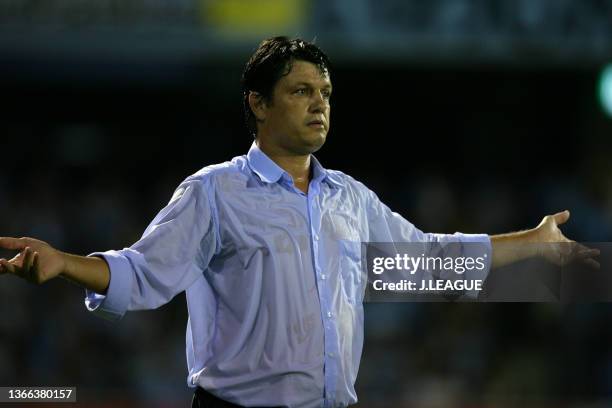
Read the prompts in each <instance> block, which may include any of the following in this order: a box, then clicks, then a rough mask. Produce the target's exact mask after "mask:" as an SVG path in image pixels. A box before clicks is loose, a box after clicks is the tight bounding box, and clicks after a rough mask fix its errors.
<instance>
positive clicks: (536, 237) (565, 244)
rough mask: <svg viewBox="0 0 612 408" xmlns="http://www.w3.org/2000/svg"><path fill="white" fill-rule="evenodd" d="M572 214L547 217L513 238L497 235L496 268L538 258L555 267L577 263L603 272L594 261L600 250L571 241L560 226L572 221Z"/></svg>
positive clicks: (493, 244) (494, 245) (494, 248)
mask: <svg viewBox="0 0 612 408" xmlns="http://www.w3.org/2000/svg"><path fill="white" fill-rule="evenodd" d="M569 217H570V213H569V211H567V210H566V211H562V212H560V213H557V214H554V215H547V216H546V217H544V218H543V219H542V222H541V223H540V225H538V226H537V227H535V228H533V229H530V230H526V231H520V232H512V233H509V234H501V235H493V236H492V237H491V245H492V247H493V263H492V267H493V268H499V267H502V266H505V265H509V264H511V263H514V262H518V261H521V260H524V259H527V258H533V257H536V256H539V257H542V258H545V259H546V260H548V261H549V262H552V263H554V264H555V265H565V264H567V263H569V262H571V261H573V260H582V261H583V262H584V263H586V264H588V265H590V266H592V267H594V268H599V262H597V261H596V260H595V259H593V257H595V256H597V255H599V250H598V249H590V248H587V247H585V246H584V245H581V244H578V243H576V242H575V241H572V240H570V239H568V238H567V237H566V236H565V235H563V233H562V232H561V230H560V229H559V225H561V224H564V223H565V222H567V220H569Z"/></svg>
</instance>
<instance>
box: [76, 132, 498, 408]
mask: <svg viewBox="0 0 612 408" xmlns="http://www.w3.org/2000/svg"><path fill="white" fill-rule="evenodd" d="M366 241H372V242H444V241H448V242H473V241H476V242H485V243H486V246H487V248H488V249H487V250H488V251H489V252H490V250H491V249H490V241H489V237H488V236H487V235H467V234H460V233H456V234H452V235H444V234H426V233H423V232H422V231H420V230H418V229H417V228H415V227H414V225H412V224H411V223H410V222H408V221H407V220H405V219H404V218H402V217H401V216H400V215H398V214H396V213H394V212H392V211H391V210H390V209H389V208H388V207H387V206H385V205H384V204H383V203H382V202H381V201H380V200H379V199H378V198H377V197H376V195H375V194H374V193H373V192H372V191H370V190H369V189H368V188H366V187H365V186H364V185H363V184H361V183H360V182H358V181H356V180H355V179H353V178H351V177H350V176H348V175H346V174H344V173H341V172H339V171H334V170H326V169H324V168H323V167H322V166H321V165H320V164H319V162H318V161H317V160H316V159H315V158H314V157H312V180H311V182H310V185H309V189H308V194H304V193H303V192H302V191H300V190H298V189H297V188H296V187H295V186H294V184H293V181H292V178H291V176H290V175H289V174H288V173H287V172H285V171H284V170H283V169H281V168H280V167H279V166H278V165H276V164H275V163H274V162H273V161H272V160H271V159H270V158H269V157H267V156H266V155H265V154H264V153H263V152H262V151H261V150H260V149H259V148H258V147H257V146H256V145H255V144H253V146H252V147H251V149H250V150H249V152H248V154H247V155H246V156H244V155H243V156H239V157H236V158H234V159H233V160H232V161H230V162H226V163H222V164H218V165H213V166H208V167H205V168H203V169H202V170H200V171H199V172H197V173H196V174H194V175H192V176H190V177H188V178H187V179H186V180H185V181H184V182H183V183H181V185H180V186H179V187H178V188H177V190H176V192H175V193H174V196H173V197H172V199H171V200H170V202H169V203H168V205H167V206H166V207H165V208H164V209H162V210H161V212H160V213H159V214H158V215H157V216H156V217H155V219H154V220H153V221H152V222H151V224H150V225H149V226H148V228H147V229H146V231H145V232H144V234H143V236H142V238H141V239H140V240H139V241H138V242H136V243H135V244H134V245H132V246H131V247H130V248H125V249H123V250H120V251H107V252H102V253H96V254H92V255H93V256H100V257H103V258H104V259H105V260H106V262H107V263H108V265H109V267H110V272H111V279H110V286H109V288H108V291H107V294H106V296H103V295H100V294H96V293H93V292H89V291H88V292H87V293H86V299H85V304H86V306H87V308H88V309H89V310H91V311H93V312H94V313H96V314H99V315H101V316H102V317H105V318H109V319H118V318H120V317H122V316H123V314H124V313H125V312H126V311H127V310H144V309H155V308H157V307H159V306H162V305H163V304H165V303H167V302H168V301H170V300H171V299H172V298H173V297H174V296H176V295H177V294H179V293H181V292H183V291H185V292H186V295H187V307H188V312H189V319H188V322H187V333H186V343H187V350H186V352H187V363H188V368H189V375H188V384H189V386H191V387H195V386H198V385H199V386H201V387H202V388H204V389H206V390H207V391H209V392H210V393H212V394H214V395H216V396H218V397H219V398H222V399H224V400H227V401H229V402H232V403H235V404H239V405H244V406H282V407H345V406H347V405H349V404H352V403H355V402H357V395H356V394H355V388H354V384H355V380H356V378H357V371H358V369H359V361H360V358H361V351H362V346H363V335H364V326H363V317H364V314H363V296H364V285H365V282H364V279H363V277H362V273H361V267H362V265H361V262H362V261H361V254H360V251H361V245H360V242H366Z"/></svg>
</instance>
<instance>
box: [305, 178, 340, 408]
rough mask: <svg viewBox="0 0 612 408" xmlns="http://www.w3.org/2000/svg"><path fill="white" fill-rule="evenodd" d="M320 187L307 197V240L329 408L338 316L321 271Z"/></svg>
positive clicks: (333, 389)
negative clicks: (308, 239)
mask: <svg viewBox="0 0 612 408" xmlns="http://www.w3.org/2000/svg"><path fill="white" fill-rule="evenodd" d="M319 190H320V184H318V183H313V185H312V186H311V187H310V188H309V194H308V213H309V221H310V239H311V246H312V254H313V265H314V270H315V275H316V281H317V290H318V293H319V303H320V305H321V319H322V321H323V332H324V357H323V358H324V383H325V395H324V407H332V406H333V405H334V404H333V400H334V395H335V392H336V382H337V378H338V360H337V359H338V349H337V344H338V341H337V340H338V339H337V330H336V328H337V327H336V325H337V320H336V318H337V316H336V313H335V312H334V309H333V303H332V299H333V297H332V288H331V287H330V282H329V271H326V270H325V268H324V265H325V262H324V261H323V258H324V256H325V248H322V244H321V207H320V205H319V199H318V198H319Z"/></svg>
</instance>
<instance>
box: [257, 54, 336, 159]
mask: <svg viewBox="0 0 612 408" xmlns="http://www.w3.org/2000/svg"><path fill="white" fill-rule="evenodd" d="M331 88H332V86H331V81H330V78H329V75H328V73H327V72H324V73H321V71H320V70H319V68H318V67H317V66H316V65H315V64H312V63H310V62H305V61H299V60H295V61H293V66H292V68H291V71H290V72H289V74H287V75H285V76H283V77H281V79H280V80H279V81H278V82H277V83H276V86H275V87H274V90H273V92H272V96H271V100H270V101H268V102H267V103H264V108H263V116H264V117H263V121H260V122H259V127H258V138H260V140H261V141H262V142H264V143H266V144H267V145H268V146H269V147H273V148H275V149H276V150H280V151H282V152H285V153H289V154H296V155H305V154H310V153H314V152H316V151H317V150H319V149H320V148H321V146H323V143H325V138H326V136H327V132H328V130H329V110H330V105H329V98H330V96H331V91H332V89H331Z"/></svg>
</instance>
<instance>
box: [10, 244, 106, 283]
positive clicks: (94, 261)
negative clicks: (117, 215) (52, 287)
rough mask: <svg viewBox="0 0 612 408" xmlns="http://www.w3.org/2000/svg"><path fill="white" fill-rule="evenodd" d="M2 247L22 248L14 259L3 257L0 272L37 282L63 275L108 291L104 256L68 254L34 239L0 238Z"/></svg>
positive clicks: (73, 280) (17, 249) (68, 278)
mask: <svg viewBox="0 0 612 408" xmlns="http://www.w3.org/2000/svg"><path fill="white" fill-rule="evenodd" d="M0 248H3V249H8V250H14V251H19V253H18V254H17V255H16V256H15V257H14V258H13V259H11V260H6V259H4V258H3V259H0V274H4V273H9V274H13V275H16V276H19V277H21V278H23V279H26V280H28V281H30V282H32V283H36V284H41V283H44V282H46V281H48V280H51V279H53V278H55V277H58V276H60V277H62V278H65V279H67V280H69V281H72V282H74V283H76V284H78V285H80V286H82V287H84V288H87V289H89V290H92V291H94V292H96V293H100V294H106V290H107V289H108V284H109V282H110V272H109V268H108V265H107V264H106V261H104V260H103V259H100V258H97V257H84V256H78V255H72V254H67V253H64V252H61V251H58V250H57V249H55V248H53V247H52V246H51V245H49V244H47V243H46V242H43V241H40V240H38V239H34V238H9V237H0Z"/></svg>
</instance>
